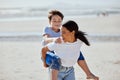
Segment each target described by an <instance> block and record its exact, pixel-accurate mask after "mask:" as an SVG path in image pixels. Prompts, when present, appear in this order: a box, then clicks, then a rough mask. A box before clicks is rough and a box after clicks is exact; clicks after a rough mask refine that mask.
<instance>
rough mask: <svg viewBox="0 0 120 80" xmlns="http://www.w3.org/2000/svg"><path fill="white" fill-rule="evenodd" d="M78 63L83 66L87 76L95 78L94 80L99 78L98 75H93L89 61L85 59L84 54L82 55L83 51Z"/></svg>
mask: <svg viewBox="0 0 120 80" xmlns="http://www.w3.org/2000/svg"><path fill="white" fill-rule="evenodd" d="M78 65H79V66H80V67H81V68H82V70H83V71H84V72H85V74H86V76H87V78H89V77H90V76H91V77H93V78H94V80H99V79H98V77H97V76H95V75H93V74H92V73H91V71H90V69H89V67H88V66H87V63H86V61H85V59H84V56H83V55H82V53H81V52H80V57H79V59H78Z"/></svg>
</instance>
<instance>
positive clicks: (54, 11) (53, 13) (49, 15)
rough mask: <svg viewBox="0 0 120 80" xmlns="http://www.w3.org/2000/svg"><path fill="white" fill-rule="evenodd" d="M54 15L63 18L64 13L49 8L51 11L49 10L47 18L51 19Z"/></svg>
mask: <svg viewBox="0 0 120 80" xmlns="http://www.w3.org/2000/svg"><path fill="white" fill-rule="evenodd" d="M54 15H58V16H60V17H61V19H62V20H63V18H64V15H63V14H62V13H61V12H60V11H58V10H51V11H50V12H49V14H48V19H49V20H50V21H51V19H52V17H53V16H54Z"/></svg>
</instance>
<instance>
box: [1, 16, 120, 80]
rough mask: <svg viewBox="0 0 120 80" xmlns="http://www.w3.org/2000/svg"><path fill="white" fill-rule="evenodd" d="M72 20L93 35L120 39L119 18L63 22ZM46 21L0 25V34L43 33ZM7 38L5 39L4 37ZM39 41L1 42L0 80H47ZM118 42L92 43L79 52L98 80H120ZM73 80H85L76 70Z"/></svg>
mask: <svg viewBox="0 0 120 80" xmlns="http://www.w3.org/2000/svg"><path fill="white" fill-rule="evenodd" d="M68 19H73V20H75V21H76V22H77V23H78V25H79V26H80V29H81V30H83V31H85V32H87V34H88V35H89V34H92V35H96V34H99V35H120V15H109V16H99V17H98V16H96V17H84V18H83V17H82V18H80V17H78V18H72V17H70V18H65V20H64V21H66V20H68ZM46 25H48V20H47V18H45V19H40V20H24V21H22V20H19V21H0V33H1V34H4V33H29V32H37V33H40V34H41V33H42V30H43V28H44V26H46ZM6 36H7V35H6ZM40 41H41V40H35V41H24V40H22V41H9V40H7V41H0V80H49V75H48V69H46V68H44V67H43V66H42V62H41V59H40V49H41V47H42V45H41V44H40ZM119 48H120V41H115V40H114V41H111V40H108V41H105V42H104V41H94V40H93V41H91V46H90V47H87V46H85V45H83V47H82V52H83V55H84V56H85V58H86V61H87V63H88V66H89V68H90V70H91V71H92V72H93V73H94V74H96V75H98V76H99V77H100V80H119V79H120V70H119V68H120V54H119V53H120V49H119ZM74 67H75V75H76V80H85V79H86V76H85V73H84V72H83V71H82V70H81V69H80V68H79V67H78V65H77V64H76V65H75V66H74Z"/></svg>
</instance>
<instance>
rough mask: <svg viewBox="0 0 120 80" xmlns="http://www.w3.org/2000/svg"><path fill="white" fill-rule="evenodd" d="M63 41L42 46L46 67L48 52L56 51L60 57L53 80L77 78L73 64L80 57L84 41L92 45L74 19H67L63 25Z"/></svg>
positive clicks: (73, 79)
mask: <svg viewBox="0 0 120 80" xmlns="http://www.w3.org/2000/svg"><path fill="white" fill-rule="evenodd" d="M59 40H61V42H62V43H60V44H59V43H55V42H52V43H49V44H48V45H47V46H45V47H43V48H42V59H43V61H44V66H45V67H46V66H47V64H46V53H47V52H48V51H54V52H55V55H57V56H58V57H59V58H60V61H58V63H60V67H59V69H58V70H56V69H55V70H53V72H52V73H53V74H52V77H53V76H54V77H55V76H56V77H55V78H54V79H53V80H57V78H58V80H75V75H74V68H73V65H74V64H75V63H76V62H77V59H78V57H79V52H80V47H81V46H82V43H85V44H86V45H88V46H89V45H90V44H89V42H88V40H87V38H86V37H85V34H84V32H82V31H79V30H78V25H77V24H76V22H74V21H71V20H70V21H67V22H66V23H64V24H63V25H62V28H61V38H59Z"/></svg>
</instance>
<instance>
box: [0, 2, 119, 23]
mask: <svg viewBox="0 0 120 80" xmlns="http://www.w3.org/2000/svg"><path fill="white" fill-rule="evenodd" d="M119 4H120V0H52V1H49V0H0V21H2V20H7V21H9V20H13V19H14V20H22V19H23V20H25V19H28V20H29V19H37V18H45V17H46V16H47V13H48V11H49V10H51V9H57V10H60V11H61V12H62V13H63V14H64V15H65V17H71V16H74V17H76V16H83V17H86V16H87V17H88V16H96V15H99V14H101V13H106V14H120V5H119Z"/></svg>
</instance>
